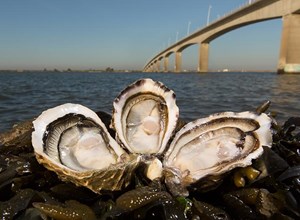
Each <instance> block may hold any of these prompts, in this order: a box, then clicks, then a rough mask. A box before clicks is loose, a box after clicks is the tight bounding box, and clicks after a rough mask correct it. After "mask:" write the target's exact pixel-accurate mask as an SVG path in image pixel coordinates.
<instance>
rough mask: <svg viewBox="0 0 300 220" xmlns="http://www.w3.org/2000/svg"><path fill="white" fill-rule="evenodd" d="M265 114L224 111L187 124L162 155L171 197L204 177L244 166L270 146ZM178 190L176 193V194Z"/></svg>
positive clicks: (269, 122) (267, 121)
mask: <svg viewBox="0 0 300 220" xmlns="http://www.w3.org/2000/svg"><path fill="white" fill-rule="evenodd" d="M270 126H271V119H270V118H269V117H268V116H267V115H266V114H264V113H263V114H256V113H252V112H242V113H233V112H224V113H219V114H214V115H211V116H209V117H207V118H203V119H198V120H196V121H193V122H190V123H188V124H186V125H185V126H184V127H183V128H182V129H181V130H180V131H179V132H177V134H176V136H175V138H174V139H173V140H172V142H171V144H170V147H169V148H168V151H167V152H166V154H165V158H164V161H163V167H164V172H165V179H166V182H167V184H168V185H169V188H170V190H171V191H172V190H173V194H177V193H179V194H182V193H185V192H178V191H180V190H183V191H184V189H185V187H186V186H188V185H190V184H192V183H195V182H196V181H198V180H200V179H202V178H204V177H206V176H209V175H211V176H219V175H221V174H223V173H225V172H228V171H230V170H232V169H233V168H235V167H245V166H248V165H250V164H251V161H252V159H256V158H258V157H259V156H260V155H261V154H262V153H263V148H262V146H269V147H271V144H272V134H271V129H270ZM176 191H177V192H176Z"/></svg>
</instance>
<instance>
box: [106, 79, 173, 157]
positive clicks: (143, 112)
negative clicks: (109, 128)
mask: <svg viewBox="0 0 300 220" xmlns="http://www.w3.org/2000/svg"><path fill="white" fill-rule="evenodd" d="M178 112H179V110H178V107H177V105H176V103H175V94H174V92H173V91H171V90H170V89H168V88H167V87H165V86H164V85H163V84H162V83H160V82H155V81H153V80H151V79H142V80H138V81H136V82H135V83H133V84H132V85H130V86H128V87H127V88H126V89H125V90H123V91H122V92H121V93H120V95H119V96H118V97H117V98H116V99H115V101H114V113H113V123H112V125H113V127H114V128H115V130H116V132H117V138H118V140H119V141H120V142H121V144H122V145H123V146H125V147H126V148H127V149H128V150H129V151H130V152H131V153H140V154H160V153H162V152H163V151H164V150H165V148H166V145H167V142H168V141H169V139H170V137H171V135H172V133H173V130H174V128H175V126H176V123H177V119H178V114H179V113H178Z"/></svg>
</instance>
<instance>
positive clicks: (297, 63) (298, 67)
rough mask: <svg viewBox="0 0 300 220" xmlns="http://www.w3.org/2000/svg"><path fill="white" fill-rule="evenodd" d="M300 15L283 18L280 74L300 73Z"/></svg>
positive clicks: (279, 63)
mask: <svg viewBox="0 0 300 220" xmlns="http://www.w3.org/2000/svg"><path fill="white" fill-rule="evenodd" d="M299 39H300V14H290V15H286V16H284V17H283V27H282V34H281V46H280V55H279V62H278V73H300V41H299Z"/></svg>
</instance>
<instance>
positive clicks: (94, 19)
mask: <svg viewBox="0 0 300 220" xmlns="http://www.w3.org/2000/svg"><path fill="white" fill-rule="evenodd" d="M245 3H247V0H230V1H228V0H188V1H183V0H0V69H19V70H22V69H44V68H46V69H54V68H56V69H59V70H63V69H67V68H71V69H105V68H107V67H111V68H114V69H128V70H141V69H142V68H143V66H144V65H145V64H146V62H147V61H148V60H149V59H150V58H152V57H153V56H154V55H156V54H157V53H158V52H160V51H161V50H162V49H164V48H166V47H167V46H169V45H170V44H173V43H174V42H175V41H176V39H178V40H180V39H181V38H183V37H185V36H186V35H187V34H188V33H192V32H194V31H196V30H199V29H200V28H201V27H203V26H205V25H206V23H207V20H208V19H209V21H210V22H213V21H214V20H216V19H217V18H218V17H219V16H223V15H224V14H227V13H229V12H231V11H232V10H236V9H237V8H239V7H240V6H241V5H243V4H245ZM210 6H211V10H210V15H209V16H208V8H209V7H210ZM281 27H282V22H281V20H280V19H277V20H271V21H267V22H261V23H257V24H253V25H249V26H245V27H243V28H240V29H237V30H234V31H232V32H229V33H227V34H225V35H222V36H221V37H219V38H217V39H215V40H214V41H212V42H211V43H210V51H209V69H210V70H217V69H224V68H228V69H230V70H236V69H239V70H241V69H243V70H274V71H276V66H277V61H278V56H279V48H280V37H281ZM182 57H183V58H182V68H183V69H196V68H197V60H198V47H197V46H191V47H189V48H187V49H186V50H184V51H183V54H182ZM173 63H174V57H172V55H171V56H170V64H169V65H170V68H172V66H173V65H174V64H173Z"/></svg>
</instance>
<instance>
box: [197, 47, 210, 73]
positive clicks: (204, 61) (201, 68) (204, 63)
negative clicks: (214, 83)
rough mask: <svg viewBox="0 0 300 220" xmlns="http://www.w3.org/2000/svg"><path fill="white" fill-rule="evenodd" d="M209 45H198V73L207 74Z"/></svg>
mask: <svg viewBox="0 0 300 220" xmlns="http://www.w3.org/2000/svg"><path fill="white" fill-rule="evenodd" d="M208 52H209V43H200V47H199V64H198V72H202V73H203V72H208Z"/></svg>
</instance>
